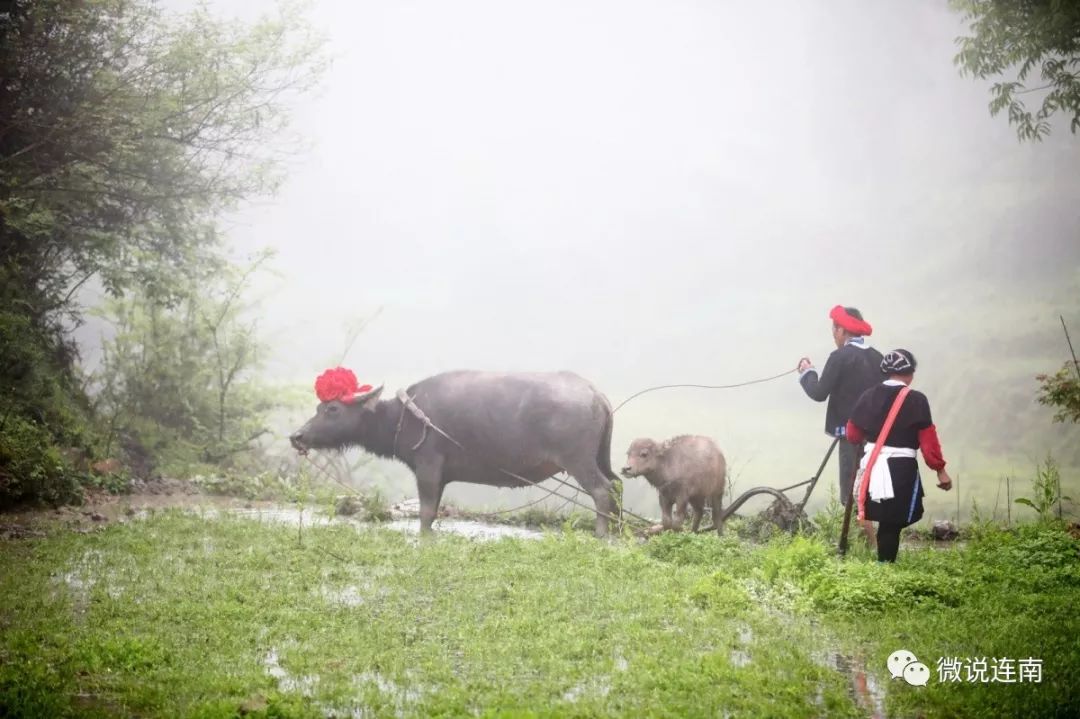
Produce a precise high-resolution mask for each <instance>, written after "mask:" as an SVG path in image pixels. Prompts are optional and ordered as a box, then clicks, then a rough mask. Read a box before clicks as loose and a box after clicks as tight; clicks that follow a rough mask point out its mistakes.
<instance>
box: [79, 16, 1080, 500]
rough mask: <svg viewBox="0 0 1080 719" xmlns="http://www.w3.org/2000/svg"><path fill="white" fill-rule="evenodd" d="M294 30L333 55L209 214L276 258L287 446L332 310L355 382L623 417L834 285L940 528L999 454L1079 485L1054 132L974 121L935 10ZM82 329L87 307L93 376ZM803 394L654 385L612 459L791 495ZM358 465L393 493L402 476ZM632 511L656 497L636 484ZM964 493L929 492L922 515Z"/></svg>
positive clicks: (992, 472) (333, 333)
mask: <svg viewBox="0 0 1080 719" xmlns="http://www.w3.org/2000/svg"><path fill="white" fill-rule="evenodd" d="M194 5H195V3H194V2H186V1H182V0H169V2H165V3H164V6H165V7H166V8H169V9H170V10H174V11H177V12H183V11H186V10H188V9H190V8H192V7H193V6H194ZM209 6H210V8H211V9H212V10H214V11H215V12H217V13H220V14H221V15H223V16H227V17H228V16H234V17H238V18H241V19H252V18H253V17H254V16H255V15H256V14H257V12H258V9H253V8H249V7H248V6H249V3H244V2H241V1H240V0H213V1H212V2H209ZM310 18H311V21H312V23H313V24H314V25H315V27H316V28H318V29H319V30H320V31H321V32H323V33H324V34H325V35H326V37H327V40H328V46H329V50H330V52H331V53H332V54H333V56H334V64H333V67H332V68H331V69H330V71H329V72H328V73H327V75H326V77H325V80H324V82H323V84H322V90H321V92H319V93H318V94H317V95H316V96H314V97H312V98H308V99H307V100H305V102H304V104H303V105H301V106H299V107H297V108H296V111H295V120H294V125H293V127H292V128H291V130H290V132H292V133H294V134H295V135H296V136H297V137H298V138H300V139H301V140H302V141H303V143H304V144H305V146H306V149H305V151H304V152H303V153H300V154H297V155H296V156H295V157H292V158H291V159H290V160H289V161H288V167H289V176H288V179H287V181H286V183H285V185H284V186H283V187H282V188H281V190H280V192H279V193H278V195H277V196H276V197H275V198H273V199H271V200H269V201H263V202H259V203H253V204H250V205H247V206H245V208H244V209H243V210H241V211H240V212H237V213H235V214H234V215H232V216H230V217H229V218H228V221H227V222H226V224H225V227H226V228H227V233H228V241H229V244H230V246H231V247H232V249H233V251H234V253H235V254H236V255H237V256H241V257H242V256H245V255H248V254H254V253H255V252H257V251H258V250H259V249H261V248H264V247H270V248H273V249H274V250H276V252H277V256H276V259H275V260H274V262H273V263H272V264H273V267H274V270H275V272H274V273H273V274H266V275H264V276H263V277H261V279H260V281H259V286H258V292H257V293H256V294H257V295H258V296H259V298H260V299H259V303H258V305H257V307H256V308H255V314H256V315H257V316H258V318H259V326H260V328H261V330H262V332H263V334H264V337H266V338H267V339H268V341H269V343H270V348H271V354H270V356H269V357H268V358H267V362H266V366H265V376H266V377H267V378H269V379H271V380H273V381H274V382H275V383H276V384H277V385H278V386H280V387H282V388H288V387H294V386H295V387H306V388H307V391H308V400H307V401H306V403H301V402H297V403H295V406H294V407H292V408H291V409H290V410H289V411H288V412H284V413H282V414H281V416H279V417H278V419H277V422H276V425H275V428H274V429H275V431H276V432H278V435H277V436H276V438H275V439H274V442H275V446H278V447H280V448H281V451H282V452H286V451H287V443H286V441H285V437H286V436H287V434H288V433H289V432H290V431H292V430H293V429H295V428H296V427H297V426H298V425H299V424H300V423H301V422H302V421H304V420H305V419H306V418H307V416H308V415H310V414H311V412H312V411H313V410H314V407H315V404H316V399H315V396H314V392H313V391H312V390H311V387H312V384H313V382H314V378H315V376H316V375H317V374H319V373H320V372H321V371H323V370H324V369H325V368H326V367H328V366H333V365H336V364H338V363H339V361H341V359H342V352H343V350H344V349H345V345H346V344H347V342H346V335H347V328H348V326H349V325H350V323H355V322H356V320H357V319H358V318H363V317H365V316H370V315H372V314H374V313H375V312H376V311H377V309H378V308H380V307H381V308H382V311H381V314H379V316H378V317H377V318H375V319H374V320H373V321H372V322H371V323H370V324H369V325H368V326H367V327H366V328H365V330H364V331H363V332H362V333H361V334H360V336H359V337H358V339H357V341H356V342H355V344H354V345H353V346H352V347H351V350H350V351H349V352H348V354H347V356H346V357H345V358H344V361H343V362H342V363H343V364H345V365H346V366H348V367H350V368H352V369H353V370H354V371H355V372H356V374H357V376H358V377H359V379H360V381H361V382H368V383H372V384H382V383H385V385H386V388H387V391H388V393H391V394H392V392H393V391H395V390H396V389H398V388H399V387H404V386H407V385H408V384H410V383H412V382H415V381H418V380H419V379H422V378H423V377H425V376H428V375H431V374H434V373H437V372H441V371H445V370H451V369H458V368H477V369H491V370H560V369H569V370H573V371H575V372H577V373H579V374H581V375H582V376H584V377H586V378H587V379H589V380H590V381H592V382H593V383H594V384H596V385H597V387H598V388H599V389H600V390H601V391H603V392H604V393H605V394H606V395H607V396H608V398H609V399H610V400H611V401H612V403H613V404H618V403H619V402H621V401H622V400H623V399H625V398H626V397H628V396H629V395H631V394H633V393H634V392H636V391H638V390H641V389H643V388H645V387H648V386H651V385H657V384H668V383H705V384H726V383H735V382H742V381H746V380H751V379H756V378H760V377H765V376H770V375H774V374H778V373H780V372H783V371H785V370H788V369H792V368H794V367H795V365H796V363H797V361H798V359H799V358H800V357H801V356H803V355H808V356H810V357H811V358H812V359H813V360H814V361H815V363H816V365H817V366H818V367H819V368H820V367H822V366H823V365H824V362H825V359H826V357H827V355H828V353H829V352H830V351H831V350H832V349H833V346H832V342H831V337H830V332H829V330H830V321H829V319H828V317H827V313H828V310H829V308H830V307H832V306H833V305H835V304H846V305H854V306H856V307H858V308H860V309H861V310H862V311H863V313H864V315H865V316H866V318H867V319H868V320H869V321H870V322H871V323H872V324H873V326H874V330H875V331H874V334H873V336H872V337H871V340H872V344H873V345H874V346H876V347H878V348H879V349H881V350H883V351H886V350H888V349H891V348H894V347H905V348H908V349H910V350H911V351H912V352H914V354H915V355H916V357H917V358H918V360H919V372H918V374H917V376H916V384H915V387H916V388H917V389H920V390H921V391H923V392H925V393H926V394H927V395H928V397H929V399H930V403H931V407H932V409H933V412H934V416H935V420H936V422H937V424H938V429H939V434H940V436H941V439H942V445H943V449H944V453H945V457H946V459H947V460H949V470H950V473H951V474H952V476H953V477H954V479H957V478H958V479H959V482H958V485H959V492H960V498H961V502H962V507H961V509H962V516H965V517H967V516H969V515H970V511H971V499H972V497H978V499H979V503H980V505H981V506H982V507H983V508H984V509H988V507H986V506H985V504H984V503H993V502H995V501H996V499H995V496H996V495H995V492H996V491H998V488H1000V478H1001V477H1003V476H1005V475H1006V474H1011V475H1012V476H1013V477H1015V478H1018V479H1017V480H1016V481H1014V483H1013V490H1012V493H1013V496H1014V497H1015V496H1016V495H1017V494H1018V487H1019V490H1020V491H1023V490H1026V489H1027V482H1028V479H1029V478H1030V476H1031V475H1032V474H1033V470H1034V465H1035V462H1036V461H1037V460H1039V459H1042V458H1043V457H1045V455H1046V453H1047V452H1048V451H1052V452H1053V453H1054V455H1055V456H1056V457H1057V458H1058V459H1059V460H1060V461H1061V462H1062V464H1063V465H1064V467H1065V471H1064V472H1063V481H1064V484H1065V486H1066V490H1070V489H1071V490H1072V492H1071V493H1072V495H1073V496H1077V495H1076V488H1077V487H1078V486H1080V449H1078V444H1077V442H1076V439H1077V432H1078V428H1077V427H1076V426H1075V425H1054V424H1052V422H1051V417H1052V414H1053V413H1052V411H1051V410H1049V409H1047V408H1044V407H1041V406H1039V405H1038V404H1037V403H1036V401H1035V395H1036V390H1037V384H1036V382H1035V380H1034V375H1035V374H1038V373H1040V372H1052V371H1056V370H1057V369H1058V368H1059V367H1060V366H1061V364H1062V363H1063V362H1064V361H1065V359H1066V358H1067V357H1068V348H1067V346H1066V344H1065V340H1064V337H1063V335H1062V333H1061V325H1060V320H1059V318H1058V316H1059V314H1063V315H1064V316H1065V319H1066V321H1067V322H1071V326H1072V327H1075V331H1074V337H1075V336H1078V335H1080V297H1078V293H1077V290H1078V289H1080V241H1078V237H1077V229H1078V227H1080V204H1078V202H1077V200H1078V198H1080V174H1078V173H1077V171H1076V170H1077V167H1078V162H1077V161H1078V160H1080V144H1078V143H1077V142H1076V138H1075V136H1072V135H1070V134H1069V133H1068V128H1067V127H1065V126H1064V124H1062V123H1058V125H1056V126H1055V128H1054V134H1052V135H1051V136H1050V137H1049V138H1048V140H1046V141H1044V142H1042V143H1041V144H1040V143H1027V144H1023V145H1022V144H1020V143H1018V141H1017V139H1016V136H1015V133H1014V131H1013V130H1012V129H1011V128H1010V127H1009V126H1008V124H1007V122H1006V121H1005V119H1004V118H1002V117H997V118H991V117H990V115H989V113H988V111H987V103H988V100H989V95H988V92H987V84H986V83H982V82H975V81H972V80H970V79H966V78H962V77H961V76H960V75H959V73H958V72H957V70H956V68H955V66H954V65H953V62H952V58H953V55H954V54H955V42H954V41H955V38H956V37H957V35H959V34H961V33H962V32H963V30H964V28H963V26H962V25H961V23H960V21H959V17H958V16H957V15H956V14H954V13H952V12H951V11H949V9H948V7H947V6H946V4H945V3H944V2H932V1H931V0H919V1H918V2H907V3H890V2H883V1H882V2H865V1H860V2H856V1H854V0H849V1H846V2H839V1H833V0H829V1H828V2H825V1H818V2H795V1H793V0H792V1H788V2H772V3H758V4H749V3H715V2H712V3H706V2H697V3H694V2H588V3H580V2H575V3H571V2H543V3H540V2H516V3H505V2H457V3H438V2H432V1H426V2H420V1H417V2H394V3H370V2H344V1H340V2H335V1H331V0H321V1H319V2H315V3H312V4H311V11H310ZM87 299H88V301H89V302H91V303H92V302H93V296H92V294H91V295H90V296H88V298H87ZM108 331H109V330H108V327H106V326H103V325H101V324H100V322H96V321H93V320H91V321H89V322H88V323H87V324H86V325H84V326H83V327H82V328H80V330H79V332H78V335H77V336H78V338H79V340H80V343H81V344H82V347H83V353H84V360H85V363H86V364H89V365H90V366H93V364H94V363H95V362H96V358H97V356H98V355H97V347H98V346H99V344H100V339H101V337H102V336H107V335H108ZM824 411H825V406H824V405H823V404H817V403H814V402H812V401H811V400H809V399H808V398H807V397H806V396H805V395H804V394H803V392H802V390H801V389H800V387H799V386H798V383H797V380H796V376H795V375H794V374H792V375H790V376H788V377H785V378H783V379H781V380H778V381H775V382H772V383H768V384H763V385H757V386H753V387H747V388H743V389H738V390H730V391H703V390H691V389H678V390H667V391H663V392H656V393H652V394H649V395H646V396H644V397H641V398H639V399H636V400H634V402H632V403H630V404H629V405H627V406H626V407H625V408H624V409H622V410H620V411H619V413H618V414H617V415H616V422H615V433H614V439H613V447H612V453H613V457H612V463H613V465H614V466H615V467H616V468H618V467H619V466H621V463H622V461H623V458H624V453H625V450H626V447H627V446H628V445H629V443H630V441H631V440H632V439H633V438H635V437H638V436H652V437H655V438H665V437H669V436H672V435H675V434H684V433H695V434H705V435H709V436H711V437H714V438H715V439H716V440H717V442H718V443H719V445H720V446H721V448H722V449H723V450H724V452H725V454H726V455H727V458H728V463H729V467H730V470H731V478H732V480H733V482H734V484H735V494H739V493H740V492H741V491H744V490H746V489H749V488H750V487H753V486H756V485H760V484H766V485H772V486H785V485H788V484H793V483H794V482H797V481H800V480H802V479H805V478H807V477H809V476H810V475H811V474H812V473H813V472H814V470H815V469H816V467H817V464H818V463H819V461H820V460H821V458H822V455H823V454H824V452H825V450H826V449H827V447H828V444H829V441H830V440H829V438H828V437H826V436H825V434H824V433H823V425H824ZM835 462H836V460H835V458H834V459H833V460H832V461H831V463H830V465H829V467H828V468H827V469H826V471H825V474H824V477H823V481H822V484H821V485H819V488H818V490H817V491H816V492H815V497H814V500H813V501H812V502H811V505H810V507H811V509H813V508H816V507H819V506H821V504H822V503H823V502H824V501H825V500H827V499H828V496H829V489H831V488H834V487H835V485H836V466H835ZM366 470H367V471H369V472H370V473H371V480H370V481H372V482H377V483H379V484H380V485H381V486H383V487H384V488H386V489H387V490H388V492H389V493H390V495H391V498H392V499H397V498H400V497H403V496H412V495H413V494H415V488H414V487H413V484H412V478H411V475H409V474H408V472H407V470H405V468H404V467H402V466H400V465H395V464H394V463H391V462H383V461H381V460H377V461H374V462H372V463H370V464H368V465H367V466H366ZM561 491H562V493H564V494H565V491H564V490H561ZM1002 491H1003V490H1002ZM1067 493H1068V491H1067ZM532 496H538V495H536V494H535V490H529V491H527V492H526V491H521V490H514V491H511V490H495V489H489V488H483V487H475V486H469V485H451V486H450V487H449V488H448V490H447V493H446V500H447V501H449V502H455V501H456V502H460V503H468V504H473V505H486V506H514V505H517V504H521V503H523V502H525V501H526V500H527V499H528V498H530V497H532ZM799 496H801V493H800V495H799ZM796 498H797V497H796ZM627 500H628V505H629V506H630V507H631V508H633V509H635V510H637V511H641V510H648V511H650V513H655V509H654V504H655V500H654V493H653V491H652V490H651V489H650V488H648V487H647V486H646V485H645V482H644V480H630V481H628V482H627ZM956 501H957V496H956V492H953V493H949V494H946V493H944V492H941V491H939V490H937V489H936V488H933V487H929V488H928V489H927V497H926V503H927V518H928V519H933V518H935V517H941V516H949V515H952V514H955V512H956ZM555 504H558V502H556V503H555ZM759 504H761V506H764V500H761V501H760V502H759ZM1000 504H1001V505H1002V509H1001V511H1004V508H1003V505H1004V495H1003V494H1002V496H1001V498H1000ZM757 508H759V507H758V506H757V505H755V504H754V503H751V504H750V505H748V507H747V509H749V510H753V509H757Z"/></svg>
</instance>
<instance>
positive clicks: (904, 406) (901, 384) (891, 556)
mask: <svg viewBox="0 0 1080 719" xmlns="http://www.w3.org/2000/svg"><path fill="white" fill-rule="evenodd" d="M915 366H916V365H915V357H914V356H913V355H912V354H911V353H910V352H908V351H907V350H903V349H898V350H893V351H892V352H889V353H888V354H886V355H885V357H884V358H883V359H882V360H881V371H882V372H883V373H884V374H885V375H886V376H887V378H886V379H885V381H884V382H881V383H879V384H877V385H875V386H874V387H871V388H870V389H868V390H866V392H864V393H863V394H862V396H861V397H859V401H858V402H856V403H855V409H854V410H853V411H852V413H851V419H850V420H849V421H848V423H847V431H846V433H845V434H846V436H847V439H848V441H849V442H853V443H861V442H863V441H864V440H865V441H867V442H869V444H867V447H866V453H865V454H864V455H863V459H862V462H861V467H860V474H859V479H858V481H857V482H856V488H855V493H856V494H855V497H856V500H857V501H858V504H859V519H866V520H872V521H876V522H877V523H878V529H877V548H878V561H881V562H895V561H896V554H897V551H899V548H900V530H901V529H903V528H904V527H907V526H909V525H911V524H914V523H915V522H917V521H919V520H920V519H921V518H922V515H923V503H922V500H923V494H924V492H923V486H922V476H921V475H920V473H919V462H918V459H917V450H920V449H921V450H922V454H923V459H924V460H925V461H926V464H927V466H928V467H930V469H933V470H935V471H936V472H937V477H938V487H940V488H941V489H944V490H948V489H949V488H950V487H952V479H951V478H950V477H949V474H948V472H946V471H945V459H944V457H942V455H941V443H940V442H939V441H938V436H937V429H936V428H935V427H934V420H933V418H932V417H931V415H930V402H929V400H927V399H926V395H924V394H923V393H922V392H919V391H917V390H913V389H911V381H912V380H913V379H914V377H915ZM883 433H884V436H882V434H883Z"/></svg>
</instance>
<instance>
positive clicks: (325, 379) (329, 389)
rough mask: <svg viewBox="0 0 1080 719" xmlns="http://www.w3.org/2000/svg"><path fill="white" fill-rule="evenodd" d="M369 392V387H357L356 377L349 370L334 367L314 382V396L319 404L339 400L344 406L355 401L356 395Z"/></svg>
mask: <svg viewBox="0 0 1080 719" xmlns="http://www.w3.org/2000/svg"><path fill="white" fill-rule="evenodd" d="M370 391H371V385H369V384H365V385H362V386H358V384H357V382H356V375H355V374H353V371H352V370H351V369H347V368H345V367H334V368H333V369H328V370H326V371H325V372H323V373H322V374H321V375H319V376H318V378H316V380H315V395H316V396H317V397H318V398H319V401H320V402H331V401H333V400H335V399H336V400H339V401H341V402H344V403H345V404H352V403H353V402H354V401H356V396H357V395H362V394H364V393H365V392H370Z"/></svg>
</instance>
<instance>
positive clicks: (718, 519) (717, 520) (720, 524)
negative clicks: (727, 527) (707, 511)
mask: <svg viewBox="0 0 1080 719" xmlns="http://www.w3.org/2000/svg"><path fill="white" fill-rule="evenodd" d="M723 516H724V493H723V492H717V493H716V494H714V495H713V498H712V521H713V524H714V525H715V526H716V533H717V534H723V533H724V520H723Z"/></svg>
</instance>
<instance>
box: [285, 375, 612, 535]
mask: <svg viewBox="0 0 1080 719" xmlns="http://www.w3.org/2000/svg"><path fill="white" fill-rule="evenodd" d="M335 372H336V373H339V376H335V377H331V378H330V379H331V380H334V382H330V384H334V383H335V382H337V380H339V379H340V373H342V372H344V373H347V378H346V380H343V381H344V383H345V388H344V389H343V390H342V389H338V390H326V391H321V390H320V384H319V383H320V382H323V381H324V378H327V376H328V375H330V373H335ZM327 381H328V382H329V380H327ZM355 383H356V378H355V376H353V374H352V372H349V371H348V370H344V369H342V368H337V369H335V370H329V371H328V372H327V373H324V375H323V376H322V377H320V379H319V380H318V381H317V382H316V392H317V393H318V394H319V398H320V399H321V400H323V401H322V402H321V403H320V404H319V406H318V408H317V410H316V412H315V416H314V417H312V418H311V419H310V420H308V422H307V424H305V425H304V426H303V427H302V428H300V430H299V431H297V432H296V433H295V434H293V435H292V437H290V441H291V442H292V444H293V446H294V447H295V448H296V449H297V450H299V451H301V452H304V451H306V450H307V449H321V448H337V449H342V448H345V447H349V446H360V447H362V448H364V449H365V450H367V451H368V452H371V453H372V454H375V455H377V456H380V457H388V458H389V457H393V458H396V459H399V460H401V461H402V462H404V463H405V464H406V465H408V467H409V469H411V470H412V471H413V473H414V474H415V475H416V488H417V493H418V494H419V496H420V529H421V531H423V532H429V531H431V523H432V521H433V520H434V519H435V516H436V513H437V512H438V509H439V502H440V500H441V499H442V493H443V488H444V487H446V485H447V484H449V483H450V482H472V483H474V484H487V485H491V486H493V487H527V486H530V485H529V484H528V483H527V482H523V481H521V480H520V479H516V478H514V477H511V476H509V475H508V474H506V473H505V472H503V471H500V470H506V471H509V472H512V473H514V474H517V475H520V476H522V477H525V478H527V479H529V480H531V481H533V482H539V481H541V480H544V479H547V478H548V477H550V476H552V475H553V474H556V473H557V472H560V471H563V470H565V471H566V472H567V473H569V474H570V475H572V476H573V477H574V478H575V479H576V480H577V482H578V484H580V485H581V487H582V488H583V489H584V490H585V491H586V492H588V493H589V495H590V496H591V497H592V499H593V503H594V504H595V506H596V534H597V536H605V535H606V534H607V530H608V516H610V515H611V514H612V512H613V511H614V508H615V507H614V501H613V499H612V496H611V494H610V490H611V483H612V481H614V480H617V479H618V478H617V477H616V475H615V474H614V473H613V472H612V469H611V459H610V453H611V429H612V411H611V404H610V403H609V402H608V400H607V398H606V397H604V395H603V394H601V393H600V392H599V391H598V390H597V389H596V388H595V387H593V385H592V384H590V383H589V382H587V381H586V380H584V379H582V378H581V377H579V376H578V375H576V374H574V373H572V372H551V373H496V372H479V371H472V370H461V371H456V372H446V373H443V374H438V375H435V376H433V377H428V378H427V379H425V380H421V381H420V382H418V383H416V384H414V385H412V386H410V387H409V388H408V389H407V390H405V392H404V394H405V395H407V397H408V398H411V400H412V403H413V405H414V406H415V408H416V409H418V410H419V412H416V411H413V409H412V408H410V407H408V406H406V405H407V402H405V401H403V400H402V394H403V393H400V392H399V393H398V396H397V397H395V398H394V399H386V400H384V399H380V397H381V395H382V390H383V388H382V387H381V386H380V387H378V388H375V389H371V388H370V387H367V386H365V387H362V388H357V387H356V386H355ZM324 384H325V383H324ZM350 385H351V386H350ZM424 416H426V417H427V418H428V419H430V422H431V424H432V425H433V426H434V427H437V428H438V429H440V430H442V431H443V432H445V433H446V435H449V437H447V436H444V435H442V434H440V433H439V432H438V431H436V430H435V429H434V428H432V427H429V426H428V425H427V423H425V421H424ZM459 445H460V446H459Z"/></svg>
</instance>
